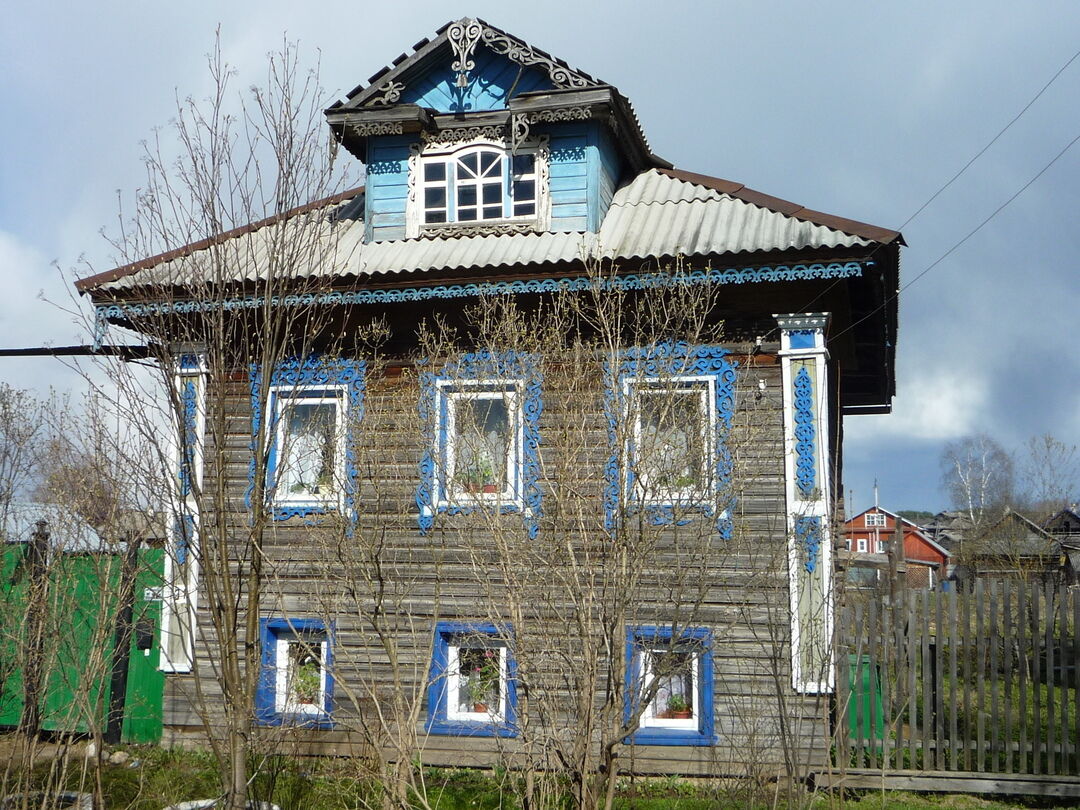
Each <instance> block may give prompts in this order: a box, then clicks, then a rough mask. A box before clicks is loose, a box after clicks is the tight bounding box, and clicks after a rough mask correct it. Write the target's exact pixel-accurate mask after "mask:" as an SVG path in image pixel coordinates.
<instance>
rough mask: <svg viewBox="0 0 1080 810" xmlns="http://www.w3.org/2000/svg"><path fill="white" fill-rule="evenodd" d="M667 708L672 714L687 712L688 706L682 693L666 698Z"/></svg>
mask: <svg viewBox="0 0 1080 810" xmlns="http://www.w3.org/2000/svg"><path fill="white" fill-rule="evenodd" d="M667 710H668V711H669V712H671V713H672V714H682V713H684V712H689V711H690V706H689V705H688V704H687V702H686V698H684V697H683V696H682V695H672V696H671V697H669V698H668V699H667Z"/></svg>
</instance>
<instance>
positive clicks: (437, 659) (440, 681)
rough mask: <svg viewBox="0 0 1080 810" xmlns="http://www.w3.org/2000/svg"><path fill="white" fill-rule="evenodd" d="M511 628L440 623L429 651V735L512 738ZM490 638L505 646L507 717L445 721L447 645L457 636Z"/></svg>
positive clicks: (514, 680)
mask: <svg viewBox="0 0 1080 810" xmlns="http://www.w3.org/2000/svg"><path fill="white" fill-rule="evenodd" d="M512 633H513V629H512V628H510V627H509V626H507V627H503V628H500V627H497V626H496V625H494V624H490V623H464V622H439V623H438V624H436V625H435V642H434V644H433V645H432V650H431V680H430V681H429V682H428V701H427V703H428V714H427V722H426V724H425V726H424V727H425V729H426V730H427V731H428V732H429V733H431V734H453V735H457V736H468V737H513V736H516V735H517V726H516V724H517V662H516V661H515V660H514V656H513V652H512V648H511V645H510V643H509V642H510V640H511V638H510V636H512ZM468 636H474V637H475V636H490V637H491V638H494V639H500V640H502V641H503V643H505V644H506V717H505V718H504V719H503V722H501V723H490V722H488V723H484V722H466V721H463V720H450V719H448V713H447V710H446V707H447V694H446V692H447V689H446V681H447V661H448V658H449V651H450V646H451V644H453V642H454V641H455V640H456V639H457V638H459V637H468Z"/></svg>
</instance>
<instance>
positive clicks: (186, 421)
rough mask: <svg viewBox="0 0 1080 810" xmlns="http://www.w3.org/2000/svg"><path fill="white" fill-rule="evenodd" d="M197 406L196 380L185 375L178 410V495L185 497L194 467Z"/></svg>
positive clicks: (189, 486) (187, 494)
mask: <svg viewBox="0 0 1080 810" xmlns="http://www.w3.org/2000/svg"><path fill="white" fill-rule="evenodd" d="M198 407H199V393H198V388H197V386H196V381H195V379H194V378H192V377H185V378H183V380H182V381H181V391H180V411H181V421H182V423H183V424H182V429H181V431H180V496H181V497H183V498H187V497H188V496H190V495H191V491H192V480H193V479H192V476H193V474H194V467H195V449H196V447H195V445H196V443H197V442H198V430H197V420H198Z"/></svg>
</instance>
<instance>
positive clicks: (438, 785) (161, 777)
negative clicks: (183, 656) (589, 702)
mask: <svg viewBox="0 0 1080 810" xmlns="http://www.w3.org/2000/svg"><path fill="white" fill-rule="evenodd" d="M126 750H127V752H128V754H129V756H130V759H129V760H128V762H126V763H123V764H119V765H113V764H108V763H106V764H104V765H103V768H102V774H101V776H102V784H103V787H104V794H105V806H104V808H103V810H161V808H163V807H165V806H166V805H169V804H173V803H176V802H180V801H185V800H189V799H196V798H211V797H213V796H215V795H217V794H218V793H219V787H218V785H219V783H218V778H217V773H216V768H215V764H214V761H213V759H212V758H211V757H210V756H209V755H208V754H206V753H204V752H198V751H179V750H173V751H169V750H164V749H160V748H156V747H153V746H132V747H129V748H127V749H126ZM136 761H137V764H134V763H136ZM79 764H81V763H73V765H72V767H71V768H69V774H68V778H67V780H66V783H65V785H64V787H65V788H66V789H69V790H79V789H81V790H90V789H92V787H91V786H90V785H87V784H80V783H79V773H78V772H79V771H80V770H81V769H80V768H79V767H78V766H79ZM35 777H36V779H35V781H36V782H37V784H38V785H39V786H41V785H43V784H44V781H45V780H46V779H47V778H48V765H47V764H45V765H39V766H37V767H36V768H35ZM507 778H510V777H508V776H507V775H506V774H500V773H497V772H496V773H492V772H490V771H477V770H468V769H450V768H426V769H424V771H423V781H424V785H425V787H426V789H427V792H428V802H429V804H430V806H431V807H433V808H438V810H514V808H517V807H519V805H518V802H517V801H516V799H515V797H514V796H513V795H512V792H511V791H509V790H506V789H504V788H505V785H506V782H505V780H506V779H507ZM767 790H768V791H769V792H770V794H771V788H767ZM252 793H253V796H252V797H253V798H257V799H262V800H270V801H273V802H274V803H276V804H278V805H279V806H280V807H281V808H282V810H360V809H361V808H369V807H378V806H379V805H380V802H379V799H380V796H381V793H380V791H379V788H378V785H376V784H375V783H373V782H372V781H371V780H370V778H369V777H368V776H367V775H366V774H365V773H364V772H363V770H362V769H361V767H360V766H358V765H357V763H355V762H352V761H350V760H345V759H299V758H292V757H284V756H282V757H276V758H273V759H272V760H269V761H266V762H264V767H263V769H262V770H261V773H260V776H259V777H258V778H257V779H256V780H255V782H254V783H253V784H252ZM768 798H771V795H770V796H769V797H761V799H759V800H750V799H749V798H747V797H746V796H740V795H737V794H736V793H734V792H731V791H730V790H725V789H722V788H720V787H718V786H717V783H712V782H708V781H704V780H699V781H691V780H683V779H679V778H677V777H666V778H655V779H636V780H633V781H631V780H627V779H624V780H620V783H619V789H618V793H617V798H616V801H615V807H616V808H617V810H727V808H731V810H736V809H738V810H784V806H783V804H782V803H781V804H779V805H777V806H774V805H772V804H771V803H770V802H768V801H767V799H768ZM1072 806H1073V805H1071V804H1068V803H1066V802H1065V801H1064V800H1058V801H1056V802H1055V801H1044V802H1043V803H1039V802H1031V803H1026V802H1021V801H1019V800H1013V799H1009V800H990V799H985V798H980V797H975V796H964V795H958V794H943V795H936V794H930V795H918V794H911V793H879V792H870V791H867V792H864V793H862V794H861V795H856V794H848V795H846V796H844V797H840V796H838V795H832V796H826V795H821V796H818V797H814V798H813V799H812V800H810V801H809V802H808V803H805V804H802V805H801V806H800V808H799V810H1015V808H1018V807H1027V808H1044V809H1045V808H1051V807H1072ZM570 807H571V802H570V801H569V798H567V799H566V800H565V801H563V802H561V803H560V807H559V808H558V809H557V810H563V808H566V809H567V810H569V808H570Z"/></svg>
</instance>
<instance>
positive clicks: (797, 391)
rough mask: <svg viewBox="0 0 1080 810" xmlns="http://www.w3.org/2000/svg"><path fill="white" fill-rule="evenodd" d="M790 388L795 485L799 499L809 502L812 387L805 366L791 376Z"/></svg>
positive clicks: (813, 482) (813, 474)
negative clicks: (792, 407) (793, 431)
mask: <svg viewBox="0 0 1080 810" xmlns="http://www.w3.org/2000/svg"><path fill="white" fill-rule="evenodd" d="M792 388H793V394H794V405H795V408H794V417H795V485H796V486H797V487H798V489H799V494H800V495H801V496H802V497H803V498H805V499H807V500H811V499H813V498H814V497H816V492H817V462H816V460H815V447H814V439H815V430H814V421H815V416H814V385H813V382H812V380H811V379H810V372H809V371H807V369H806V366H803V367H802V368H800V369H799V371H798V372H797V373H796V374H795V381H794V383H793V385H792Z"/></svg>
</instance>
